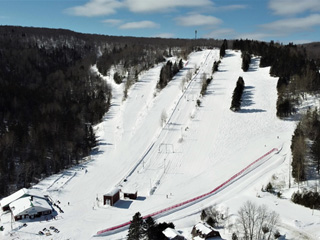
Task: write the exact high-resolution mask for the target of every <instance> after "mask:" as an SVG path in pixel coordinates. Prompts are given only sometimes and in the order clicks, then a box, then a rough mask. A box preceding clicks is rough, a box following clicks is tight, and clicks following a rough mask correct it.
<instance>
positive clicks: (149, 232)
mask: <svg viewBox="0 0 320 240" xmlns="http://www.w3.org/2000/svg"><path fill="white" fill-rule="evenodd" d="M143 228H144V237H145V239H146V240H154V239H155V235H156V234H155V232H156V222H155V221H154V220H153V218H152V217H148V218H147V219H146V220H145V223H144V227H143Z"/></svg>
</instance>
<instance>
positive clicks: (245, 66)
mask: <svg viewBox="0 0 320 240" xmlns="http://www.w3.org/2000/svg"><path fill="white" fill-rule="evenodd" d="M250 62H251V56H250V53H248V52H243V53H242V70H243V71H244V72H246V71H248V70H249V65H250Z"/></svg>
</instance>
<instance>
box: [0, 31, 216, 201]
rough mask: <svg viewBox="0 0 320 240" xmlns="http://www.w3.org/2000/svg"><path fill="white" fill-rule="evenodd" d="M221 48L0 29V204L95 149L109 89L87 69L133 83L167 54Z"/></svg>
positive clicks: (205, 42) (206, 43) (213, 43)
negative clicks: (96, 128)
mask: <svg viewBox="0 0 320 240" xmlns="http://www.w3.org/2000/svg"><path fill="white" fill-rule="evenodd" d="M221 43H222V41H220V40H212V39H211V40H209V39H197V40H186V39H162V38H135V37H114V36H107V35H94V34H81V33H76V32H72V31H69V30H63V29H46V28H27V27H15V26H0V198H1V197H3V196H5V195H8V194H9V193H11V192H13V191H16V190H17V189H19V188H21V187H29V186H31V185H32V184H34V183H37V182H38V181H39V180H40V179H41V178H43V177H45V176H49V175H51V174H53V173H57V172H59V171H60V170H62V169H65V168H68V167H70V166H72V165H74V164H77V163H78V162H79V161H80V160H81V159H83V158H84V157H85V156H87V155H88V154H90V152H91V151H92V150H93V149H94V147H95V146H96V145H97V144H98V143H97V140H96V136H95V133H94V130H93V125H94V124H96V123H98V122H100V121H101V120H102V117H103V116H104V115H105V114H106V113H107V111H108V109H109V107H110V104H111V102H110V101H111V96H112V91H111V88H110V87H108V86H107V84H106V82H105V81H104V80H103V79H102V78H101V77H100V76H99V75H97V74H95V73H94V72H93V71H92V70H91V68H92V66H93V65H95V64H96V65H97V67H98V69H99V71H100V72H101V73H102V74H104V75H105V74H107V73H108V70H109V69H110V67H111V66H112V65H121V66H123V69H125V71H126V72H127V77H128V78H129V77H130V76H133V77H132V79H135V80H137V79H136V78H135V77H136V76H137V75H138V74H139V73H140V72H141V71H143V70H146V69H149V68H151V67H152V66H153V65H154V64H157V63H159V62H162V61H165V57H167V56H169V55H170V54H174V55H179V56H181V57H182V58H186V57H187V55H188V54H189V53H190V52H191V51H192V50H193V49H194V48H195V46H206V47H219V46H220V45H221ZM123 77H124V76H121V73H117V75H115V79H116V80H118V83H119V82H121V79H122V78H123Z"/></svg>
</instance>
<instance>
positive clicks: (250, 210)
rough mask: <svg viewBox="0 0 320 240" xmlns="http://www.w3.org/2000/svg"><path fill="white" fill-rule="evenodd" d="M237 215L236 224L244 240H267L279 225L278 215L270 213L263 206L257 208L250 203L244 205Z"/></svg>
mask: <svg viewBox="0 0 320 240" xmlns="http://www.w3.org/2000/svg"><path fill="white" fill-rule="evenodd" d="M238 215H239V218H238V224H239V225H240V230H241V231H242V234H243V238H244V239H246V240H254V239H268V240H269V239H270V238H271V236H272V233H273V232H274V231H275V230H276V229H275V227H276V225H277V224H278V223H279V215H278V214H277V213H276V212H274V211H273V212H270V211H268V208H267V207H266V206H265V205H262V206H257V205H256V204H255V203H253V202H251V201H247V202H245V203H244V205H243V206H242V207H241V208H240V209H239V211H238ZM266 235H267V236H266Z"/></svg>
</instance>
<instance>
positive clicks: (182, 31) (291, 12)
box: [0, 0, 320, 43]
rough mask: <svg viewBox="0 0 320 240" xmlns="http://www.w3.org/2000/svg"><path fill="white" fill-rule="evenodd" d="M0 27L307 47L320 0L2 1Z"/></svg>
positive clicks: (319, 19) (318, 34) (318, 22)
mask: <svg viewBox="0 0 320 240" xmlns="http://www.w3.org/2000/svg"><path fill="white" fill-rule="evenodd" d="M0 25H18V26H33V27H48V28H64V29H70V30H73V31H77V32H83V33H97V34H105V35H116V36H138V37H169V38H194V36H195V30H197V35H198V37H201V38H218V39H224V38H226V39H235V38H243V39H244V38H248V39H255V40H264V41H270V40H274V41H279V42H283V43H288V42H294V43H303V42H312V41H320V0H0Z"/></svg>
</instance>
